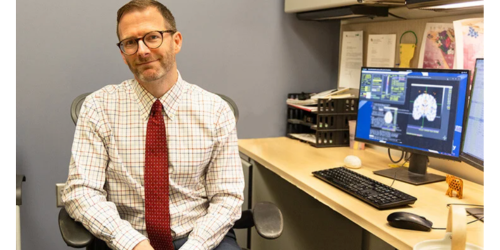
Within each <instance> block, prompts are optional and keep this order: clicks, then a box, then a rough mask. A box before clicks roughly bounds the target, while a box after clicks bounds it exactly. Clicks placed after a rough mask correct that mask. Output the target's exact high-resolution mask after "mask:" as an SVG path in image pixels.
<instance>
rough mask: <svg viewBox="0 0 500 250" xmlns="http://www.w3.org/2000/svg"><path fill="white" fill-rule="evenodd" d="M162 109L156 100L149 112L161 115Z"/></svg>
mask: <svg viewBox="0 0 500 250" xmlns="http://www.w3.org/2000/svg"><path fill="white" fill-rule="evenodd" d="M162 108H163V105H161V102H160V100H159V99H158V100H156V102H155V103H153V107H152V108H151V112H152V113H153V115H154V114H157V113H160V114H161V110H162Z"/></svg>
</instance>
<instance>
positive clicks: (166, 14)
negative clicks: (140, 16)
mask: <svg viewBox="0 0 500 250" xmlns="http://www.w3.org/2000/svg"><path fill="white" fill-rule="evenodd" d="M149 7H154V8H156V9H157V10H158V11H159V12H160V13H161V15H162V16H163V19H164V20H165V27H166V28H167V29H172V30H174V31H177V27H176V26H175V18H174V16H173V15H172V13H171V12H170V10H169V9H167V7H165V5H163V4H162V3H160V2H157V1H155V0H132V1H130V2H128V3H127V4H125V5H123V6H122V7H121V8H120V9H119V10H118V12H117V13H116V14H117V17H116V35H117V36H118V40H120V32H119V31H118V26H119V25H120V19H121V18H122V16H123V15H125V14H126V13H129V12H132V11H135V10H145V9H146V8H149ZM168 26H170V28H169V27H168Z"/></svg>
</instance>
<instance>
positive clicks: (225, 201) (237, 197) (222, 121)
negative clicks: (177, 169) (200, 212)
mask: <svg viewBox="0 0 500 250" xmlns="http://www.w3.org/2000/svg"><path fill="white" fill-rule="evenodd" d="M217 114H218V118H217V122H216V131H215V145H214V150H213V156H212V159H211V161H210V163H209V165H208V170H207V175H206V191H207V196H208V199H209V201H210V205H209V207H208V213H207V214H206V215H205V216H203V217H201V218H200V219H198V220H197V221H196V223H195V226H194V229H193V231H192V232H191V233H190V234H189V237H188V240H187V242H186V243H185V244H184V245H183V246H182V247H181V250H191V249H213V248H215V247H216V246H217V245H218V244H219V243H220V242H221V241H222V239H223V238H224V236H225V235H226V233H227V232H228V231H229V229H231V227H232V226H233V225H234V222H235V221H236V220H237V219H239V218H240V216H241V204H242V203H243V189H244V186H245V183H244V177H243V170H242V166H241V159H240V156H239V151H238V138H237V135H236V121H235V119H234V114H233V113H232V111H231V109H230V108H229V106H228V105H227V104H226V103H225V102H224V103H223V104H222V105H221V107H220V109H219V110H218V111H217Z"/></svg>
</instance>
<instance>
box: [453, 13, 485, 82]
mask: <svg viewBox="0 0 500 250" xmlns="http://www.w3.org/2000/svg"><path fill="white" fill-rule="evenodd" d="M453 25H454V27H455V31H456V38H457V56H456V61H455V69H469V70H471V76H472V75H474V72H473V70H474V66H475V63H476V58H484V18H471V19H464V20H458V21H454V22H453ZM471 79H472V77H471Z"/></svg>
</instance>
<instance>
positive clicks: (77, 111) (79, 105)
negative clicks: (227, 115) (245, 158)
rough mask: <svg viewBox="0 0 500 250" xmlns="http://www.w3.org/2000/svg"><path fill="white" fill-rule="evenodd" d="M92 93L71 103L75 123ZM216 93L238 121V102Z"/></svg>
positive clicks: (80, 96) (81, 96) (82, 95)
mask: <svg viewBox="0 0 500 250" xmlns="http://www.w3.org/2000/svg"><path fill="white" fill-rule="evenodd" d="M90 94H91V93H85V94H81V95H79V96H77V97H76V98H75V99H74V100H73V103H71V119H73V122H74V123H75V125H76V122H77V121H78V116H79V115H80V109H81V108H82V104H83V102H84V101H85V98H86V97H87V96H88V95H90ZM216 95H218V96H220V97H221V98H222V100H224V101H226V102H227V104H229V107H230V108H231V110H232V111H233V114H234V118H235V120H236V122H238V118H239V117H240V112H239V110H238V106H236V103H235V102H234V101H233V99H231V98H229V97H227V96H225V95H223V94H216Z"/></svg>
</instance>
